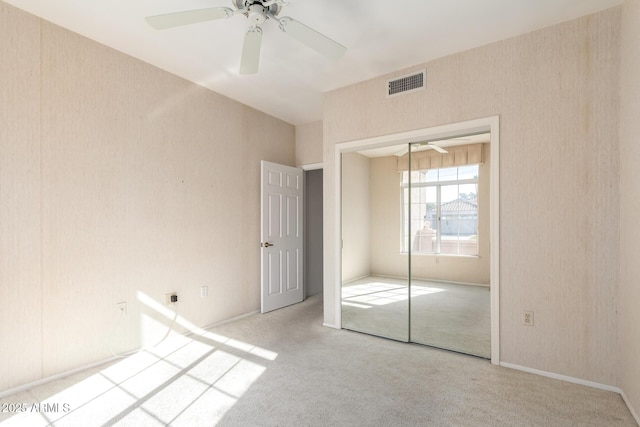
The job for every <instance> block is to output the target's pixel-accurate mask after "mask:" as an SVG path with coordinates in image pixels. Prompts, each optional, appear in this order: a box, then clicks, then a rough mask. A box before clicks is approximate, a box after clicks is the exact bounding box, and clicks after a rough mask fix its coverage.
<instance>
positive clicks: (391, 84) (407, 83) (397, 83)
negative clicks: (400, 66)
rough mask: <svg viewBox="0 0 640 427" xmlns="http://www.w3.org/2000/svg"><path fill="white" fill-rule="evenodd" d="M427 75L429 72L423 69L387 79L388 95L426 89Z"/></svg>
mask: <svg viewBox="0 0 640 427" xmlns="http://www.w3.org/2000/svg"><path fill="white" fill-rule="evenodd" d="M426 75H427V72H426V71H425V70H422V71H420V72H419V73H416V74H411V75H408V76H402V77H400V78H397V79H394V80H389V81H387V95H388V96H395V95H400V94H403V93H409V92H415V91H417V90H422V89H424V88H425V81H426Z"/></svg>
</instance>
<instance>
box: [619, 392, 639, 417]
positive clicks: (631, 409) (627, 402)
mask: <svg viewBox="0 0 640 427" xmlns="http://www.w3.org/2000/svg"><path fill="white" fill-rule="evenodd" d="M620 396H622V400H624V403H626V405H627V408H629V412H631V415H632V416H633V418H634V419H635V420H636V422H637V423H638V425H639V426H640V416H638V413H637V412H636V411H635V409H633V406H631V402H630V401H629V398H628V397H627V395H626V394H624V390H621V391H620Z"/></svg>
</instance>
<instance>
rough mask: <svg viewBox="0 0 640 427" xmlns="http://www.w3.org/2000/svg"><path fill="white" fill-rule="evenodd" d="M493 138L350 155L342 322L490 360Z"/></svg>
mask: <svg viewBox="0 0 640 427" xmlns="http://www.w3.org/2000/svg"><path fill="white" fill-rule="evenodd" d="M489 141H490V138H489V134H483V135H473V136H465V137H460V138H454V139H449V140H446V141H436V143H437V148H435V147H436V145H435V144H434V143H433V142H431V143H420V144H412V145H408V144H403V145H395V146H391V147H384V148H377V149H372V150H364V151H359V152H350V153H343V154H342V161H341V164H342V179H341V181H342V240H343V249H342V327H343V328H345V329H351V330H354V331H358V332H365V333H368V334H373V335H378V336H382V337H386V338H392V339H395V340H399V341H411V342H416V343H420V344H426V345H430V346H434V347H439V348H444V349H448V350H454V351H458V352H462V353H467V354H472V355H475V356H480V357H485V358H490V357H491V342H490V333H491V324H490V322H491V316H490V298H489V295H490V292H489V289H490V283H489V241H488V236H489V161H490V159H489V157H488V156H489V144H488V143H489Z"/></svg>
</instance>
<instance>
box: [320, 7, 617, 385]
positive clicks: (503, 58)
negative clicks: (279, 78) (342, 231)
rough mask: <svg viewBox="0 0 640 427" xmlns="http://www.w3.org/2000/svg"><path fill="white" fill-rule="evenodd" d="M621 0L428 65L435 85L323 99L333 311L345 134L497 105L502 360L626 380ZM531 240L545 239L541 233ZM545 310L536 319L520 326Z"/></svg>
mask: <svg viewBox="0 0 640 427" xmlns="http://www.w3.org/2000/svg"><path fill="white" fill-rule="evenodd" d="M619 30H620V8H614V9H611V10H607V11H604V12H601V13H598V14H595V15H590V16H587V17H584V18H581V19H578V20H574V21H570V22H566V23H562V24H559V25H556V26H553V27H550V28H546V29H542V30H539V31H536V32H533V33H530V34H525V35H522V36H519V37H516V38H512V39H508V40H504V41H501V42H497V43H493V44H490V45H487V46H484V47H480V48H477V49H473V50H470V51H466V52H462V53H460V54H456V55H452V56H448V57H445V58H442V59H438V60H435V61H431V62H428V63H426V64H419V65H417V66H416V67H414V68H412V69H411V70H414V69H415V70H417V69H420V68H423V67H424V68H426V70H427V89H426V90H424V91H419V92H415V93H411V94H407V95H404V96H397V97H391V98H387V97H386V95H385V82H386V81H387V79H388V78H390V77H393V76H395V75H404V74H406V73H408V72H410V71H411V70H398V72H397V73H394V75H393V76H381V77H380V78H377V79H373V80H369V81H365V82H362V83H359V84H355V85H352V86H348V87H345V88H342V89H338V90H335V91H333V92H330V93H328V94H327V95H326V96H325V109H324V120H323V125H324V126H323V134H324V148H323V150H324V151H323V155H324V167H325V169H324V172H325V173H324V179H325V181H324V188H325V203H324V209H325V257H324V259H325V270H324V277H325V286H324V289H325V311H324V314H325V322H326V323H327V324H330V325H336V324H337V320H336V319H337V317H336V310H338V309H339V306H338V305H337V304H335V303H334V302H335V301H336V299H337V297H338V295H336V290H335V284H334V283H333V278H334V277H335V272H334V270H335V264H334V262H333V261H334V259H335V258H334V248H335V224H334V209H335V197H336V194H335V193H334V191H332V189H334V176H335V175H334V155H335V154H334V153H335V145H336V144H339V143H342V142H346V141H351V140H358V139H362V138H366V137H372V136H378V135H390V134H394V133H397V132H403V131H407V130H412V129H420V128H427V127H431V126H436V125H443V124H447V123H455V122H461V121H465V120H470V119H475V118H478V117H489V116H495V115H499V116H500V222H501V224H500V236H501V237H500V242H495V243H494V244H499V245H500V253H501V259H500V325H499V326H500V358H501V360H502V361H503V362H509V363H512V364H516V365H521V366H527V367H530V368H535V369H539V370H543V371H549V372H554V373H558V374H563V375H568V376H571V377H576V378H582V379H586V380H590V381H595V382H598V383H604V384H609V385H617V384H619V372H618V359H617V357H616V354H617V352H616V351H615V349H616V348H617V347H618V342H617V338H616V337H617V334H616V333H615V331H617V317H616V309H617V301H616V280H617V275H618V274H617V273H618V267H617V266H618V250H619V245H618V238H617V235H618V214H617V212H618V206H619V198H618V192H617V191H616V188H617V185H618V184H617V183H618V177H617V168H618V163H619V153H618V144H617V139H618V116H617V113H618V111H617V107H616V102H617V94H618V75H619V64H620V61H619V46H620V45H619V43H620V38H619V37H620V31H619ZM532 242H535V243H534V244H532ZM523 310H533V311H534V312H535V320H536V324H535V326H534V327H525V326H523V325H522V320H521V319H522V313H523Z"/></svg>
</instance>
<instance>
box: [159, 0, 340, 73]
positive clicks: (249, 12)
mask: <svg viewBox="0 0 640 427" xmlns="http://www.w3.org/2000/svg"><path fill="white" fill-rule="evenodd" d="M232 2H233V4H234V6H235V9H231V8H228V7H209V8H205V9H197V10H187V11H184V12H175V13H167V14H164V15H156V16H149V17H147V18H146V21H147V23H148V24H149V25H151V26H152V27H153V28H155V29H157V30H164V29H166V28H173V27H178V26H181V25H188V24H195V23H198V22H204V21H211V20H215V19H226V18H230V17H232V16H235V15H239V14H242V15H244V16H246V17H247V18H248V19H249V23H250V25H251V26H250V27H249V29H248V30H247V34H246V35H245V36H244V45H243V48H242V59H241V60H240V73H241V74H253V73H257V72H258V64H259V62H260V47H261V46H262V29H261V28H260V24H262V23H263V22H265V21H266V20H269V19H273V20H274V21H276V22H277V23H278V25H279V27H280V29H281V30H282V31H284V32H285V33H287V34H289V35H290V36H291V37H293V38H294V39H296V40H298V41H299V42H301V43H303V44H305V45H307V46H308V47H310V48H312V49H314V50H316V51H317V52H319V53H321V54H323V55H325V56H327V57H328V58H331V59H338V58H340V57H341V56H342V55H343V54H344V52H345V51H346V50H347V48H346V47H344V46H342V45H341V44H339V43H337V42H335V41H333V40H331V39H330V38H329V37H327V36H325V35H322V34H320V33H319V32H317V31H315V30H314V29H312V28H309V27H307V26H306V25H304V24H302V23H300V22H298V21H296V20H295V19H293V18H289V17H288V16H284V17H282V18H280V17H278V14H279V13H280V11H281V10H282V8H283V7H284V6H286V5H288V4H289V3H290V1H287V0H232Z"/></svg>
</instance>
